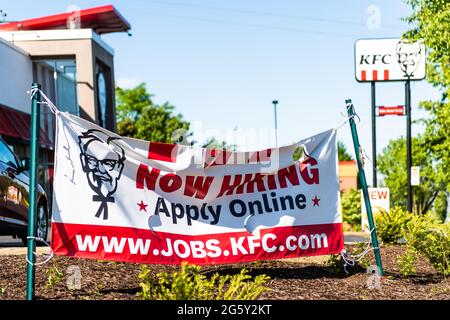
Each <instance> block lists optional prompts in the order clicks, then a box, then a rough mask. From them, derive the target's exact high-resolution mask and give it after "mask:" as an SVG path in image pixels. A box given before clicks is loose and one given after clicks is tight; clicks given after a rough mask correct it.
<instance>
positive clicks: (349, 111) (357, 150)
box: [345, 99, 383, 276]
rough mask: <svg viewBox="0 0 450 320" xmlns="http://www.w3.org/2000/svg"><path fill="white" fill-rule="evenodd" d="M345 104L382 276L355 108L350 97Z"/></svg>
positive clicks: (371, 234)
mask: <svg viewBox="0 0 450 320" xmlns="http://www.w3.org/2000/svg"><path fill="white" fill-rule="evenodd" d="M345 104H346V107H347V115H348V117H349V122H350V129H351V132H352V138H353V145H354V147H355V155H356V162H357V164H358V178H359V182H360V184H361V188H362V191H363V196H364V203H365V204H366V210H367V220H368V221H369V228H370V236H371V238H372V246H373V248H374V253H375V261H376V263H377V267H378V270H379V275H381V276H382V275H383V265H382V263H381V255H380V248H379V246H378V238H377V232H376V229H375V223H374V220H373V215H372V207H371V205H370V199H369V192H368V190H367V180H366V174H365V173H364V167H363V164H362V162H361V157H360V145H359V139H358V132H357V131H356V124H355V120H354V119H353V117H354V116H355V115H356V113H355V108H354V107H353V103H352V100H351V99H347V100H345Z"/></svg>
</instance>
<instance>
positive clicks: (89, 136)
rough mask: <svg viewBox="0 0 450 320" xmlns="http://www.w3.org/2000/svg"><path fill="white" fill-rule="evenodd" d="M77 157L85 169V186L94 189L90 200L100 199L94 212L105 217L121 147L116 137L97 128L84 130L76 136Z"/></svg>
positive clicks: (119, 169) (120, 166) (122, 159)
mask: <svg viewBox="0 0 450 320" xmlns="http://www.w3.org/2000/svg"><path fill="white" fill-rule="evenodd" d="M78 139H79V146H80V150H81V153H80V161H81V167H82V168H83V171H84V172H85V173H86V176H87V179H88V183H89V186H90V187H91V189H92V190H93V191H94V192H95V193H96V194H95V195H94V196H93V197H92V200H93V201H96V202H101V204H100V207H99V209H98V211H97V213H96V215H95V216H96V217H97V218H98V217H100V215H101V214H102V213H103V219H104V220H107V219H108V205H107V204H108V202H112V203H114V197H112V195H113V194H114V192H116V189H117V183H118V181H119V179H120V176H121V175H122V170H123V167H124V162H125V159H126V158H125V151H124V150H123V149H122V147H120V145H118V144H117V143H116V142H117V140H118V139H119V138H115V137H110V136H108V135H106V134H105V133H103V132H102V131H100V130H88V131H86V132H83V133H82V134H81V135H80V136H79V137H78Z"/></svg>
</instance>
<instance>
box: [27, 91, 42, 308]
mask: <svg viewBox="0 0 450 320" xmlns="http://www.w3.org/2000/svg"><path fill="white" fill-rule="evenodd" d="M40 88H41V86H40V85H39V84H38V83H36V82H35V83H33V84H32V86H31V89H32V92H34V93H33V96H32V97H31V143H30V190H29V206H28V241H27V300H33V299H34V285H35V283H34V275H35V269H34V262H35V257H34V250H35V247H36V243H35V239H34V237H35V233H36V230H35V217H36V199H37V198H36V190H37V185H38V183H37V178H38V161H39V153H38V151H39V150H38V148H39V113H40V106H39V102H40V100H41V95H40V93H39V89H40ZM34 90H35V91H34Z"/></svg>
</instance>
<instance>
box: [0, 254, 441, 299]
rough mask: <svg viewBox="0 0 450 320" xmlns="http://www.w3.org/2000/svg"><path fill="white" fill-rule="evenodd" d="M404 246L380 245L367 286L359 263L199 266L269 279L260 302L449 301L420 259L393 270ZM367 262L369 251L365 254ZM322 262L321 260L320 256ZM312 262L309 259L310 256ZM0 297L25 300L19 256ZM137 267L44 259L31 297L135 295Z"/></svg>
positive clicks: (3, 275)
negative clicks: (74, 286)
mask: <svg viewBox="0 0 450 320" xmlns="http://www.w3.org/2000/svg"><path fill="white" fill-rule="evenodd" d="M404 250H405V248H404V246H400V245H398V246H382V248H381V253H382V260H383V267H384V269H385V276H384V277H382V279H381V285H380V286H379V288H378V289H377V288H374V289H370V281H369V282H368V279H370V276H371V275H370V274H368V273H367V272H366V269H365V268H363V267H362V266H356V267H352V268H349V269H348V270H349V271H350V273H349V274H345V273H344V272H343V271H342V270H339V268H336V266H333V265H331V264H330V263H326V262H320V261H319V260H318V262H311V259H309V260H307V261H304V260H302V259H295V260H290V259H288V260H276V261H258V262H253V263H243V264H233V265H222V266H211V267H204V268H203V270H204V271H207V272H211V273H213V272H216V271H217V272H220V273H230V274H231V273H232V274H234V273H238V272H239V271H240V269H241V268H243V267H247V268H250V269H251V273H252V274H253V275H258V274H266V275H269V276H270V277H271V280H270V281H269V283H268V284H267V286H268V287H269V288H270V289H271V290H269V291H268V292H265V293H263V295H262V296H261V297H260V299H261V300H266V299H271V300H291V299H293V300H303V299H305V300H318V299H332V300H336V299H361V300H364V299H402V300H403V299H407V300H418V299H439V300H450V280H447V279H444V278H443V276H442V275H440V274H438V273H437V272H436V271H435V269H434V268H433V267H432V266H431V265H430V264H429V263H428V261H427V260H426V259H425V258H420V259H419V260H418V261H417V262H416V264H415V265H416V273H415V274H414V275H412V276H410V277H408V278H406V279H404V278H402V276H401V275H400V274H399V270H398V266H397V263H396V260H397V256H398V255H400V254H402V253H403V252H404ZM368 256H369V259H370V263H371V264H373V265H374V264H375V263H374V259H373V254H370V255H368ZM322 260H323V259H322ZM313 261H314V260H313ZM71 265H76V266H78V267H79V268H80V270H81V274H82V279H81V284H82V288H81V289H80V290H74V291H70V290H68V289H67V287H66V277H67V268H68V267H69V266H71ZM0 266H1V267H0V300H4V299H9V300H12V299H24V298H25V281H26V280H25V273H26V271H25V259H24V257H23V256H0ZM52 267H56V268H57V269H58V270H60V271H62V272H63V274H64V276H63V277H62V278H61V280H60V281H59V282H58V283H56V284H53V285H52V286H46V283H47V279H48V275H47V274H46V271H47V270H48V269H50V268H52ZM177 268H178V267H176V266H161V265H153V266H152V269H153V270H154V272H155V273H158V272H161V271H171V270H176V269H177ZM139 272H140V265H138V264H126V263H117V262H110V261H96V260H83V259H74V258H67V257H54V258H53V259H52V260H51V261H50V262H49V263H47V264H45V265H43V266H37V267H36V299H77V300H82V299H89V300H91V299H92V300H99V299H108V300H113V299H121V300H134V299H139V297H138V296H137V292H139V291H140V287H139V282H140V280H139V278H138V275H139Z"/></svg>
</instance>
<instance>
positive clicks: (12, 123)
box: [0, 106, 53, 149]
mask: <svg viewBox="0 0 450 320" xmlns="http://www.w3.org/2000/svg"><path fill="white" fill-rule="evenodd" d="M0 134H2V135H5V136H9V137H12V138H17V139H22V140H26V141H30V134H31V116H30V115H29V114H27V113H24V112H20V111H18V110H14V109H11V108H6V107H2V106H0ZM39 144H40V145H41V146H42V147H44V148H50V149H53V143H52V142H51V141H50V139H49V138H48V134H47V133H46V132H45V131H44V130H42V129H41V130H40V132H39Z"/></svg>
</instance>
